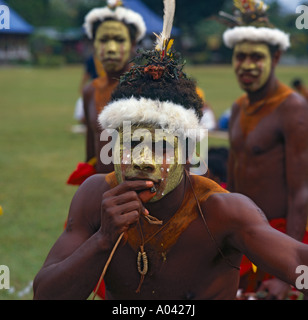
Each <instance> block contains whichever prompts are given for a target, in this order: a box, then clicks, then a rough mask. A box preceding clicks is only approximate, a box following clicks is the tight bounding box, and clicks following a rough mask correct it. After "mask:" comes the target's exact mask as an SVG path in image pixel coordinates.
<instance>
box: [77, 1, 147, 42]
mask: <svg viewBox="0 0 308 320" xmlns="http://www.w3.org/2000/svg"><path fill="white" fill-rule="evenodd" d="M108 18H111V19H115V20H117V21H122V22H124V23H125V24H132V25H134V26H135V27H136V29H137V36H136V40H137V42H138V41H140V40H141V39H142V38H143V37H144V36H145V34H146V25H145V22H144V20H143V18H142V16H141V15H140V14H139V13H137V12H135V11H133V10H130V9H127V8H123V7H117V8H116V9H115V10H111V9H110V8H109V7H104V8H95V9H93V10H91V11H90V12H89V13H88V14H87V15H86V17H85V22H84V24H83V27H84V29H85V32H86V34H87V36H88V37H89V39H93V25H94V23H95V22H97V21H101V22H103V21H104V20H106V19H108Z"/></svg>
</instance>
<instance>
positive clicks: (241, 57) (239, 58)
mask: <svg viewBox="0 0 308 320" xmlns="http://www.w3.org/2000/svg"><path fill="white" fill-rule="evenodd" d="M235 58H236V60H237V61H244V60H245V59H246V54H244V53H242V52H239V53H237V54H236V56H235Z"/></svg>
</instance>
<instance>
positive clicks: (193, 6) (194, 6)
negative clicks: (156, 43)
mask: <svg viewBox="0 0 308 320" xmlns="http://www.w3.org/2000/svg"><path fill="white" fill-rule="evenodd" d="M142 2H143V3H144V4H146V5H147V6H148V7H149V8H151V9H152V10H153V11H155V12H156V13H157V14H158V15H159V16H162V13H163V1H157V0H142ZM225 2H226V0H202V1H192V0H180V1H177V7H176V13H175V18H174V24H175V25H176V26H177V27H179V28H184V29H187V28H192V29H195V28H196V27H197V24H198V22H199V21H201V20H204V19H205V18H207V17H209V16H211V15H213V14H217V13H218V11H219V10H220V9H221V8H222V6H223V4H224V3H225Z"/></svg>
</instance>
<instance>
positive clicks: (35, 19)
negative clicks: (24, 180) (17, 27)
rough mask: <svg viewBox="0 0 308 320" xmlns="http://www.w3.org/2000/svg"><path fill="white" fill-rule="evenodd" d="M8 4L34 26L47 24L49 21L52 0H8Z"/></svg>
mask: <svg viewBox="0 0 308 320" xmlns="http://www.w3.org/2000/svg"><path fill="white" fill-rule="evenodd" d="M6 4H7V5H8V6H9V7H10V8H13V9H14V10H15V11H16V12H18V13H19V14H20V15H21V16H22V17H23V18H24V19H25V20H26V21H27V22H29V23H30V24H32V25H33V26H41V25H46V21H48V17H49V14H50V12H49V8H50V0H27V1H25V0H6Z"/></svg>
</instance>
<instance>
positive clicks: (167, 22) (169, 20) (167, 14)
mask: <svg viewBox="0 0 308 320" xmlns="http://www.w3.org/2000/svg"><path fill="white" fill-rule="evenodd" d="M174 13H175V0H164V25H163V31H162V33H161V34H160V35H157V34H155V35H156V37H157V41H156V47H155V49H156V50H157V51H161V54H162V57H163V56H164V55H165V53H166V52H167V51H168V49H169V48H168V47H169V46H170V43H169V42H171V41H170V40H171V39H170V37H171V31H172V26H173V20H174Z"/></svg>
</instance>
